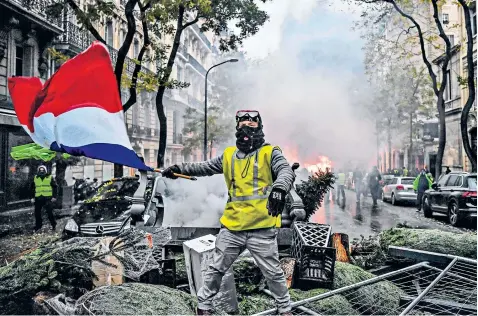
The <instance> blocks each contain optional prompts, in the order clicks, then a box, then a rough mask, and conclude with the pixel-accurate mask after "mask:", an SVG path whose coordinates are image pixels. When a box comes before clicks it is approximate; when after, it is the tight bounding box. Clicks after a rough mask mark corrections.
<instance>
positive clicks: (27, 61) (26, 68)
mask: <svg viewBox="0 0 478 316" xmlns="http://www.w3.org/2000/svg"><path fill="white" fill-rule="evenodd" d="M14 74H15V76H25V77H29V76H33V75H34V72H33V47H31V46H22V45H17V46H16V47H15V71H14Z"/></svg>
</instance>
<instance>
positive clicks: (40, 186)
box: [31, 165, 57, 231]
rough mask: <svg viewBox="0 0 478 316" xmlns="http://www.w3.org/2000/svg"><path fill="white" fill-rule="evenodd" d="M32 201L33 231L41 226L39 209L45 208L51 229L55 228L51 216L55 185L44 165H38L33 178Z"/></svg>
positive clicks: (53, 219)
mask: <svg viewBox="0 0 478 316" xmlns="http://www.w3.org/2000/svg"><path fill="white" fill-rule="evenodd" d="M31 191H32V196H33V198H32V203H34V204H35V231H38V230H40V229H41V228H42V226H43V221H42V214H41V211H42V209H43V208H45V210H46V213H47V215H48V220H49V221H50V224H51V227H52V230H53V231H55V229H56V221H55V217H54V216H53V204H52V203H54V202H55V201H56V194H57V185H56V182H55V180H54V179H53V177H52V176H51V175H50V174H48V173H47V169H46V167H45V166H43V165H41V166H39V167H38V171H37V175H36V176H35V177H34V178H33V184H32V190H31Z"/></svg>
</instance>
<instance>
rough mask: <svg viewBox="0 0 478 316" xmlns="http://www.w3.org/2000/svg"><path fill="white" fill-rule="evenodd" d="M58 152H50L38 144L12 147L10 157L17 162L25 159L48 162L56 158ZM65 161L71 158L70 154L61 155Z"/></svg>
mask: <svg viewBox="0 0 478 316" xmlns="http://www.w3.org/2000/svg"><path fill="white" fill-rule="evenodd" d="M57 154H58V152H56V151H53V150H50V149H48V148H44V147H41V146H40V145H38V144H35V143H30V144H25V145H20V146H15V147H12V151H11V152H10V156H12V158H13V159H15V160H24V159H35V160H42V161H45V162H48V161H50V160H52V159H53V158H55V157H56V155H57ZM61 156H62V157H63V158H64V159H68V158H70V157H71V155H69V154H65V153H64V154H62V155H61Z"/></svg>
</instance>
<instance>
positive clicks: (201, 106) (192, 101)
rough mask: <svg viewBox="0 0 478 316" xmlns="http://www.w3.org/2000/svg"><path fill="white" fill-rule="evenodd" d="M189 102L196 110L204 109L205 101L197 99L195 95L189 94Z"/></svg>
mask: <svg viewBox="0 0 478 316" xmlns="http://www.w3.org/2000/svg"><path fill="white" fill-rule="evenodd" d="M188 104H189V105H190V106H191V107H192V108H194V109H196V110H199V111H202V110H204V102H202V101H199V100H198V99H196V98H195V97H193V96H191V95H188Z"/></svg>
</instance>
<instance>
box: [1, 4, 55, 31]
mask: <svg viewBox="0 0 478 316" xmlns="http://www.w3.org/2000/svg"><path fill="white" fill-rule="evenodd" d="M7 2H11V3H14V4H16V5H20V6H21V7H22V8H23V9H25V10H27V11H28V12H29V13H32V14H34V15H37V16H39V17H40V18H42V19H44V20H45V21H47V22H49V23H51V24H53V25H56V26H58V27H62V23H61V18H60V16H61V14H54V12H53V11H54V10H52V8H53V6H56V5H57V3H58V2H57V1H54V0H7Z"/></svg>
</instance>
